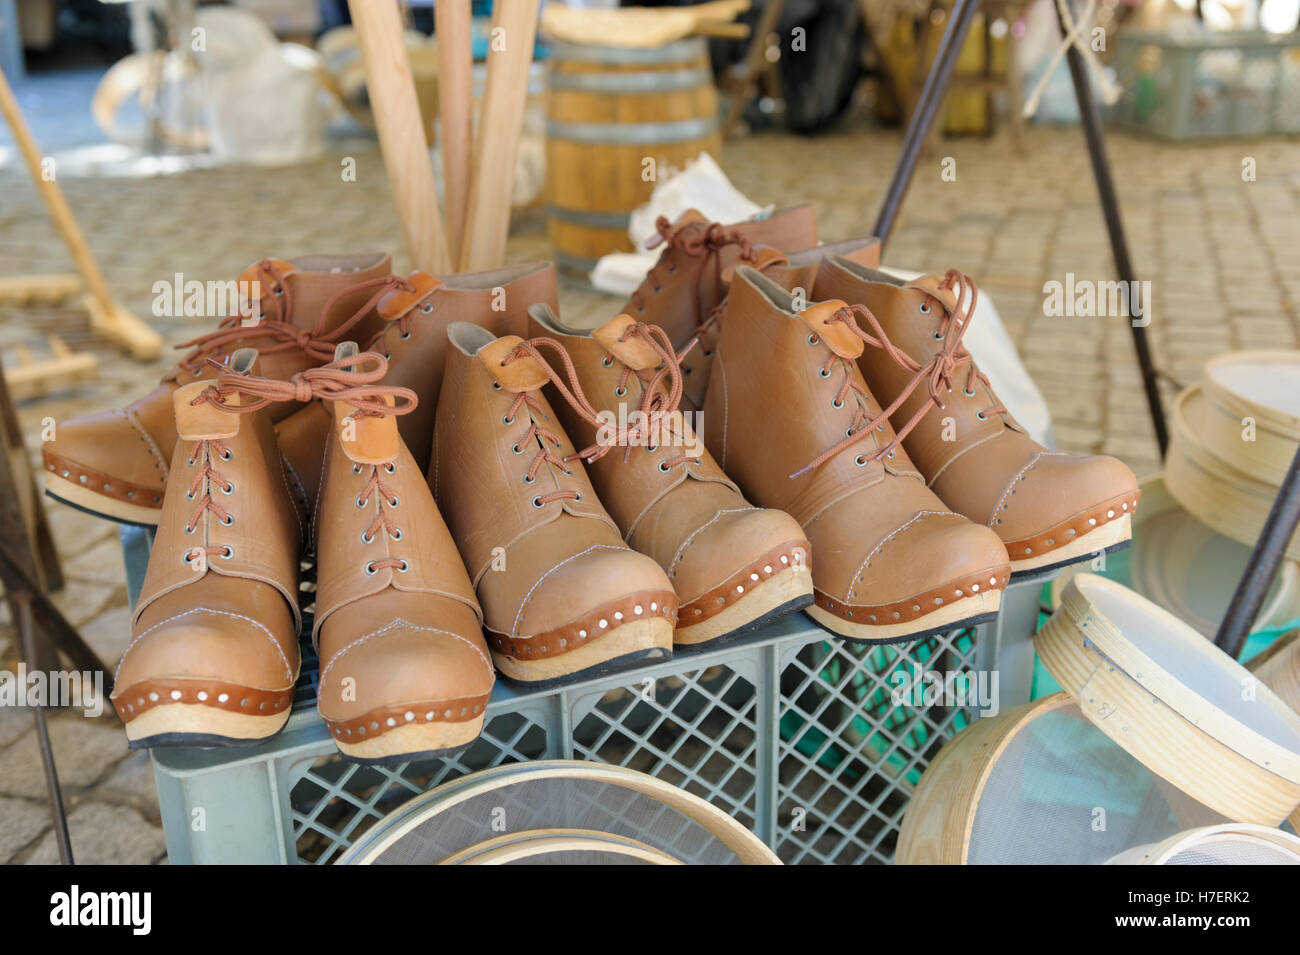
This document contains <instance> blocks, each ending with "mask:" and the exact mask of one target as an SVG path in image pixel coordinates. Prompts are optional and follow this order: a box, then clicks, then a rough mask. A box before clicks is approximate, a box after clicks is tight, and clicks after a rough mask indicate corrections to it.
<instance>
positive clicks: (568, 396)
mask: <svg viewBox="0 0 1300 955" xmlns="http://www.w3.org/2000/svg"><path fill="white" fill-rule="evenodd" d="M632 339H640V340H642V341H644V342H645V343H646V344H647V345H649V346H650V348H651V349H653V350H654V352H655V354H656V355H658V356H659V363H658V365H656V366H655V367H654V368H646V369H640V370H636V369H633V368H632V367H631V366H629V365H626V364H623V363H622V362H620V363H619V364H620V365H622V372H621V373H620V375H619V383H618V390H619V392H620V393H622V392H625V391H626V390H627V383H628V381H629V380H631V378H632V377H633V376H634V375H635V376H636V378H637V380H638V381H640V382H641V385H642V388H641V404H640V406H639V407H638V409H637V410H638V411H639V412H640V414H639V415H637V416H636V417H635V419H633V418H632V417H631V416H629V420H628V422H626V423H624V424H621V425H619V426H618V428H617V429H616V430H615V433H614V437H613V440H609V441H603V442H602V441H599V440H597V441H595V442H593V443H592V444H590V445H588V446H587V447H585V448H583V449H582V450H580V451H576V452H574V453H573V454H571V455H568V456H567V457H565V458H564V459H563V461H564V463H565V464H567V462H569V461H572V460H574V459H581V460H583V461H587V462H592V461H596V460H599V459H600V458H602V457H604V456H605V455H606V454H608V453H609V451H610V450H611V449H612V448H614V447H618V446H620V445H622V446H623V447H624V452H623V460H624V461H626V460H627V459H628V457H629V455H630V454H631V453H632V448H633V447H634V446H636V445H639V444H643V443H645V444H648V440H647V439H649V438H650V437H652V436H657V437H658V438H659V440H660V442H662V441H663V440H664V436H665V435H672V434H676V433H678V430H677V417H676V416H675V415H674V414H673V412H675V411H677V409H678V406H679V405H680V403H681V399H682V390H683V389H682V372H681V359H682V357H683V356H684V355H685V354H686V351H687V350H689V349H690V347H691V345H690V344H688V345H687V346H686V349H684V350H683V351H682V352H680V353H678V352H676V351H674V350H673V346H672V342H671V341H670V340H669V338H668V333H667V332H665V331H664V330H663V329H662V328H660V327H659V326H657V325H647V324H645V323H643V322H636V323H633V324H631V325H629V326H628V327H627V328H626V329H624V330H623V334H622V335H620V336H619V339H618V340H619V341H620V342H626V341H630V340H632ZM691 344H694V341H693V340H692V342H691ZM541 348H547V349H550V350H552V351H554V352H555V353H556V355H557V356H558V357H559V359H560V362H561V364H562V365H563V367H564V375H563V377H562V376H561V375H560V373H559V372H557V371H556V370H555V367H554V365H552V364H551V363H550V362H548V361H547V360H546V358H545V357H544V356H543V355H542V354H541V351H540V350H539V349H541ZM525 356H526V357H529V358H532V359H533V360H534V361H535V362H537V363H538V364H539V365H540V366H541V368H542V370H543V371H544V372H545V373H546V376H547V377H548V378H549V379H550V380H551V383H552V384H554V385H555V388H556V390H557V391H558V392H559V393H560V396H561V397H563V398H564V400H565V401H566V402H567V403H568V404H569V406H570V407H572V408H573V410H574V411H576V412H577V413H578V414H579V415H580V416H581V417H582V418H583V419H584V420H585V421H587V422H588V423H590V424H592V425H594V426H596V428H597V429H598V431H599V430H600V429H602V428H607V427H608V425H609V422H608V420H607V419H605V418H603V417H601V415H600V413H599V412H598V411H597V410H596V409H595V407H594V406H593V405H592V404H591V401H590V400H589V399H588V398H587V396H586V394H585V393H584V392H583V390H582V384H581V382H580V381H579V379H578V372H577V369H576V368H575V367H574V364H573V360H572V359H571V358H570V357H569V353H568V350H567V349H566V348H565V347H564V345H563V344H562V343H561V342H560V341H558V340H556V339H554V338H533V339H529V340H528V341H526V342H520V343H519V345H517V346H516V347H515V348H514V350H513V351H511V352H510V354H509V355H507V356H506V358H505V360H504V363H505V364H509V363H510V362H511V361H514V360H517V359H519V358H522V357H525ZM601 360H602V361H604V362H605V363H606V364H607V365H608V364H612V363H613V362H615V361H618V358H617V357H616V356H614V355H613V354H611V353H609V352H606V353H605V354H604V356H603V357H602V359H601ZM665 379H667V380H668V382H669V383H670V384H669V385H668V386H667V387H664V386H663V383H664V381H665ZM512 414H513V411H512ZM656 446H657V445H653V446H651V447H656ZM543 450H545V446H544V445H543ZM699 460H700V457H699V455H690V454H680V455H676V456H675V457H670V458H666V459H664V461H662V462H661V467H662V468H663V470H665V471H667V470H668V469H670V468H673V467H677V466H678V465H681V464H685V463H687V462H691V461H693V462H695V463H697V464H698V463H699ZM541 463H542V462H541V461H537V460H535V461H534V464H535V465H536V466H537V467H541Z"/></svg>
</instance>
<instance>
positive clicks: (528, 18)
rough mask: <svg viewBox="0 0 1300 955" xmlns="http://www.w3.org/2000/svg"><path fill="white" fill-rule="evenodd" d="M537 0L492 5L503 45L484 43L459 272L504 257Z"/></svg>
mask: <svg viewBox="0 0 1300 955" xmlns="http://www.w3.org/2000/svg"><path fill="white" fill-rule="evenodd" d="M539 3H540V0H508V2H506V0H497V3H496V4H495V5H494V7H493V9H492V42H495V38H496V37H497V36H499V37H500V38H501V39H503V40H504V41H505V49H504V50H501V51H494V50H493V49H492V48H491V45H489V47H488V71H487V86H486V88H485V90H484V93H483V111H482V119H481V120H480V121H479V128H478V135H477V137H475V149H474V152H475V156H474V172H473V177H474V179H473V183H472V185H471V186H470V193H469V208H468V211H467V213H466V233H465V247H464V249H463V250H462V252H461V258H460V269H461V271H462V272H477V271H480V270H483V269H490V268H495V267H496V266H498V265H500V264H501V263H502V261H503V260H504V259H505V251H506V234H507V233H508V232H509V230H510V196H511V193H512V192H513V191H514V189H513V188H512V186H513V184H514V176H515V155H516V153H517V152H518V149H519V133H520V130H521V128H522V126H523V121H524V103H525V100H526V99H527V96H528V67H529V64H531V63H532V59H533V41H534V39H535V38H536V35H537V11H538V6H539ZM498 30H500V33H499V34H498Z"/></svg>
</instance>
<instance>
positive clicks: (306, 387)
mask: <svg viewBox="0 0 1300 955" xmlns="http://www.w3.org/2000/svg"><path fill="white" fill-rule="evenodd" d="M209 362H210V363H211V364H213V365H216V366H217V367H219V368H220V369H221V371H220V372H219V374H218V375H217V378H216V381H215V383H214V384H212V385H210V386H209V387H207V388H205V389H203V391H202V392H200V393H199V394H198V395H197V396H196V397H195V398H194V399H193V400H192V401H191V402H190V404H192V405H199V404H203V403H204V402H206V403H208V404H211V405H213V406H214V407H218V408H220V409H222V410H223V411H230V412H234V413H236V414H249V413H251V412H254V411H258V410H260V409H262V408H265V407H266V406H267V405H270V404H273V403H274V402H277V401H303V402H305V401H311V400H312V399H313V398H320V399H322V400H325V401H342V402H344V403H346V404H349V405H351V406H352V407H353V408H354V409H355V410H354V411H352V412H351V416H352V417H354V418H364V417H380V416H383V415H404V414H410V413H411V412H412V411H414V410H415V406H416V404H417V402H418V400H419V399H418V398H417V396H416V394H415V392H414V391H412V390H411V389H409V388H399V387H397V386H393V385H380V384H378V382H379V381H381V380H382V379H383V378H384V376H385V375H386V374H387V373H388V361H387V360H386V359H385V358H384V357H383V356H382V355H378V354H375V353H374V352H360V353H358V354H356V355H352V356H350V357H348V358H340V359H338V360H336V361H333V362H330V363H329V364H328V365H322V366H320V367H319V368H309V369H308V370H306V371H302V372H299V373H298V374H296V375H294V376H293V377H292V378H290V379H289V380H288V381H279V380H276V379H274V378H260V377H257V376H255V375H243V374H239V373H238V372H234V371H231V370H230V368H229V367H228V366H225V365H222V364H221V363H220V362H217V361H215V360H212V359H209ZM369 363H373V365H374V368H373V369H371V370H369V371H364V370H360V369H359V366H361V365H364V364H369ZM236 395H238V396H240V397H244V398H249V397H251V398H254V399H255V400H253V401H248V402H242V403H238V404H237V403H233V402H231V401H230V399H231V398H232V397H234V396H236ZM389 398H391V399H392V404H389V403H388V400H387V399H389ZM214 451H215V452H216V454H217V456H218V458H220V460H223V461H229V460H230V457H231V452H230V449H229V448H227V447H226V446H225V445H224V444H222V443H221V442H220V441H215V440H211V439H208V440H202V441H199V442H196V445H195V453H194V454H193V455H192V456H191V458H190V464H191V465H194V464H196V463H198V461H199V460H202V461H203V466H202V467H201V468H200V469H199V471H198V472H196V474H195V477H194V481H193V482H191V484H190V493H189V494H188V495H187V496H188V497H193V496H194V495H195V494H196V493H197V491H198V489H199V487H200V486H202V485H203V484H204V482H205V481H206V483H207V486H206V491H205V494H204V496H203V498H201V499H200V500H199V502H198V504H197V505H196V506H195V510H194V513H193V515H192V516H191V517H190V520H189V521H188V522H187V524H186V533H193V528H195V527H197V526H198V522H199V520H200V519H201V518H202V516H203V512H204V510H211V511H212V512H213V513H214V514H216V516H217V519H218V520H219V521H220V522H221V523H222V524H224V525H225V526H227V527H228V526H230V524H231V523H233V520H234V519H233V517H231V516H230V514H229V512H228V511H226V510H225V509H224V508H223V507H222V506H221V505H220V504H218V503H217V502H216V501H215V500H214V499H213V497H212V489H213V488H214V487H217V488H219V489H220V490H221V492H222V493H223V494H227V495H228V494H231V493H232V492H233V491H234V485H233V484H231V482H230V481H228V480H226V479H225V478H224V477H222V476H221V474H220V473H218V472H217V470H216V469H215V466H214V462H213V460H212V454H213V452H214ZM200 455H202V458H200ZM396 470H397V468H396V465H395V464H394V463H393V462H391V461H390V462H389V463H388V464H386V465H383V472H384V473H385V474H393V473H394V472H395V471H396ZM352 473H353V474H357V475H360V474H361V473H362V466H361V465H359V464H353V466H352ZM376 491H377V492H378V493H379V495H380V504H379V509H378V513H377V514H376V516H375V519H374V520H373V521H372V522H371V524H370V526H369V527H368V528H367V529H366V531H365V534H364V539H365V542H366V543H370V542H371V541H372V540H374V538H375V534H376V533H378V531H379V529H380V528H381V527H382V528H383V529H384V531H385V532H386V533H387V534H388V535H389V537H391V538H392V539H393V540H401V539H402V529H401V528H400V527H398V526H397V524H396V523H394V521H393V519H392V516H391V509H392V508H396V507H397V506H398V503H399V501H398V497H397V493H396V492H395V491H394V490H393V489H392V488H391V487H389V485H388V484H387V483H386V482H385V481H384V480H383V478H382V476H381V475H380V466H379V465H372V466H371V473H370V477H369V479H368V480H367V482H366V485H365V488H364V489H363V491H362V492H361V494H359V495H358V496H357V506H358V507H364V506H365V504H366V503H367V502H368V501H369V500H370V495H371V494H373V493H375V492H376ZM385 505H387V508H386V507H385ZM227 549H228V548H227ZM223 556H229V554H224V555H223ZM407 566H408V565H407V562H406V561H405V560H402V559H399V558H392V557H390V558H384V559H383V560H376V561H371V562H370V564H368V565H367V568H368V572H369V573H373V572H374V571H375V570H377V569H379V568H381V567H394V568H396V569H399V570H405V569H406V568H407Z"/></svg>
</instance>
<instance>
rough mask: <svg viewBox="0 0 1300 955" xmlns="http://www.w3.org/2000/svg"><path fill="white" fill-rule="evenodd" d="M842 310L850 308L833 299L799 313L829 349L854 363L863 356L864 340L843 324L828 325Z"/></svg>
mask: <svg viewBox="0 0 1300 955" xmlns="http://www.w3.org/2000/svg"><path fill="white" fill-rule="evenodd" d="M842 308H848V306H847V305H846V304H845V303H844V302H841V301H840V300H839V299H831V300H829V301H826V302H818V303H817V304H815V305H810V306H808V307H807V308H805V309H804V310H803V311H802V312H800V313H799V317H800V318H801V319H803V322H804V324H805V325H807V326H808V327H809V328H810V329H812V330H813V332H814V333H815V334H816V335H817V336H818V337H819V338H821V340H822V341H824V342H825V343H826V347H827V348H829V349H830V350H831V351H833V352H834V353H835V354H837V355H839V356H840V357H841V358H847V359H849V360H850V361H852V360H856V359H857V357H858V356H859V355H861V354H862V349H863V342H862V339H861V338H859V337H858V336H857V335H855V334H853V331H852V330H851V329H850V328H849V327H848V326H847V325H845V324H844V323H843V322H834V323H831V324H828V322H829V321H830V318H831V316H832V315H834V314H835V313H836V312H838V311H839V310H840V309H842Z"/></svg>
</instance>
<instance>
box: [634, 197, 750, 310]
mask: <svg viewBox="0 0 1300 955" xmlns="http://www.w3.org/2000/svg"><path fill="white" fill-rule="evenodd" d="M655 228H656V229H657V230H658V235H654V236H651V237H650V240H649V241H648V242H646V248H647V249H653V248H655V247H657V246H658V245H660V244H663V245H664V251H663V254H662V255H660V256H659V261H658V262H656V263H655V264H654V267H653V268H651V269H650V271H649V272H648V273H646V277H645V278H644V279H643V280H642V282H641V284H640V285H639V286H638V287H637V290H636V291H635V292H633V293H632V304H633V305H635V306H636V307H637V308H638V309H640V308H644V306H645V290H646V287H647V286H649V287H650V289H651V290H652V291H655V292H658V291H660V290H661V289H662V288H663V276H664V273H665V272H667V273H672V272H676V271H677V259H676V253H678V252H679V251H680V252H681V253H682V254H684V255H688V256H692V257H699V256H706V257H708V258H709V259H711V260H712V263H713V279H714V282H715V283H716V285H721V284H722V257H721V255H720V253H721V252H722V250H723V249H725V248H727V247H728V246H732V245H734V246H738V247H739V249H740V259H741V261H743V262H751V263H752V262H754V261H755V255H754V247H753V245H752V244H751V243H750V241H749V240H748V239H746V238H745V237H744V236H743V235H741V234H740V232H739V231H738V230H736V229H728V228H726V227H725V226H723V225H721V224H719V223H717V222H711V223H709V224H708V225H707V226H703V227H701V224H700V223H697V222H688V223H685V224H682V225H675V224H674V223H672V222H670V221H669V219H668V217H667V216H660V217H659V218H658V219H657V220H655ZM707 265H708V263H707V262H706V268H705V270H702V271H701V273H700V280H701V282H702V281H703V278H704V275H705V274H706V271H707ZM715 287H716V286H715ZM694 300H695V301H694V315H695V323H696V326H697V327H698V326H699V325H701V324H702V323H703V322H704V320H705V316H703V315H702V314H701V312H702V311H703V295H702V294H701V290H700V284H699V283H697V284H696V286H695V289H694Z"/></svg>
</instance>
